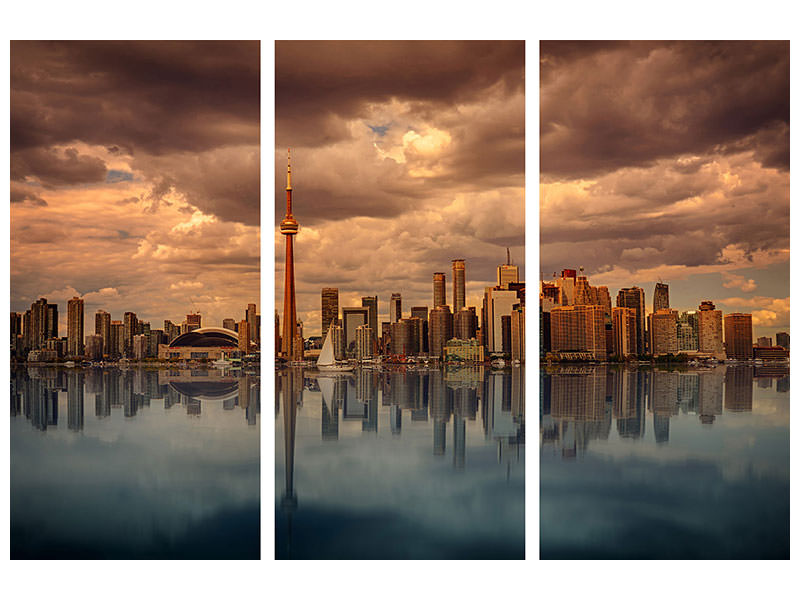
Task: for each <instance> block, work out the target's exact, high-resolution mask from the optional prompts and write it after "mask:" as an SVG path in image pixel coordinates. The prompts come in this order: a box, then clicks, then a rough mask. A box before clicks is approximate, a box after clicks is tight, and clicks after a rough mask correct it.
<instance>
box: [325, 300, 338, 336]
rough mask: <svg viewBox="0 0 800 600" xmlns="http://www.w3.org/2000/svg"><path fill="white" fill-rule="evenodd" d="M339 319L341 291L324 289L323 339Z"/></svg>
mask: <svg viewBox="0 0 800 600" xmlns="http://www.w3.org/2000/svg"><path fill="white" fill-rule="evenodd" d="M338 319H339V289H338V288H322V330H321V331H322V338H323V340H324V339H325V336H326V335H327V334H328V328H329V327H330V326H331V322H332V321H333V320H337V321H338Z"/></svg>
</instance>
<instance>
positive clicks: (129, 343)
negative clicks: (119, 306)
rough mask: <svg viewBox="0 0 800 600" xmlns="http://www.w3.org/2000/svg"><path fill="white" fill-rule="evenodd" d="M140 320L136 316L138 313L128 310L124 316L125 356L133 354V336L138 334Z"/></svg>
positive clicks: (123, 350) (123, 351)
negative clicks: (137, 328)
mask: <svg viewBox="0 0 800 600" xmlns="http://www.w3.org/2000/svg"><path fill="white" fill-rule="evenodd" d="M138 323H139V320H138V319H137V318H136V313H134V312H126V313H125V314H124V315H123V316H122V326H123V328H124V333H123V335H124V343H125V345H124V347H123V349H122V354H123V356H126V357H131V356H133V336H134V335H136V327H137V325H138Z"/></svg>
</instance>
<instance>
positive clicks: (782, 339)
mask: <svg viewBox="0 0 800 600" xmlns="http://www.w3.org/2000/svg"><path fill="white" fill-rule="evenodd" d="M775 344H776V345H778V346H780V347H781V348H785V349H786V350H788V349H789V334H788V333H786V332H785V331H781V332H779V333H776V334H775Z"/></svg>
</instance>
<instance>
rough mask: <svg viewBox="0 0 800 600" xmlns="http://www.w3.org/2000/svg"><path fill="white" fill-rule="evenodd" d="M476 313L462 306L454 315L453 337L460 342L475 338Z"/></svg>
mask: <svg viewBox="0 0 800 600" xmlns="http://www.w3.org/2000/svg"><path fill="white" fill-rule="evenodd" d="M474 317H475V313H474V310H470V309H468V308H467V307H466V306H462V307H461V309H460V310H459V311H458V312H457V313H455V315H453V337H454V338H458V339H460V340H469V339H471V338H474V337H475V319H474Z"/></svg>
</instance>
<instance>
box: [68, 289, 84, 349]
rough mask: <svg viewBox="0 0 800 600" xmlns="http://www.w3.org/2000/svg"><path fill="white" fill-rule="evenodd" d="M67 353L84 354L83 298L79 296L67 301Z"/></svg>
mask: <svg viewBox="0 0 800 600" xmlns="http://www.w3.org/2000/svg"><path fill="white" fill-rule="evenodd" d="M67 354H68V355H69V356H82V355H83V298H78V297H77V296H74V297H73V298H72V299H71V300H69V301H68V302H67Z"/></svg>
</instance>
